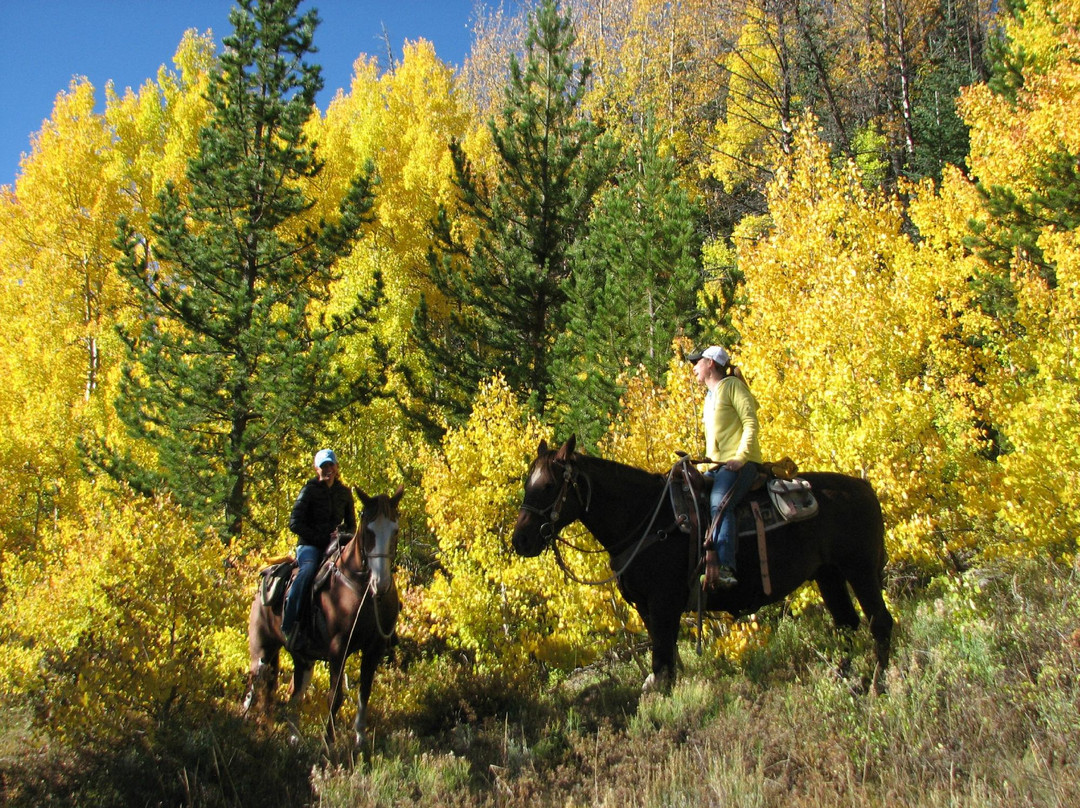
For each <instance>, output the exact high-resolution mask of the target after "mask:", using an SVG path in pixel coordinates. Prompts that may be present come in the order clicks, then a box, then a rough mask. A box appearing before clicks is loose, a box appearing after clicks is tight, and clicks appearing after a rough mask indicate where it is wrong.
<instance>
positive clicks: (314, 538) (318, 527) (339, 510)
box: [289, 477, 356, 552]
mask: <svg viewBox="0 0 1080 808" xmlns="http://www.w3.org/2000/svg"><path fill="white" fill-rule="evenodd" d="M338 527H343V528H344V529H345V530H347V531H349V532H350V533H352V532H355V531H356V506H355V505H354V504H353V496H352V491H350V490H349V488H348V486H346V485H345V484H343V483H342V482H341V480H334V484H333V485H331V486H329V487H327V486H326V485H325V484H324V483H321V482H319V478H318V477H312V478H311V479H310V480H308V481H307V482H306V483H304V487H303V488H301V489H300V496H298V497H297V498H296V502H295V504H294V505H293V509H292V513H291V514H290V515H289V530H291V531H292V532H293V533H295V534H296V535H297V536H299V537H300V544H310V545H312V546H314V547H318V548H319V549H320V550H322V551H323V552H326V547H327V545H329V544H330V534H331V533H333V532H334V530H335V529H337V528H338Z"/></svg>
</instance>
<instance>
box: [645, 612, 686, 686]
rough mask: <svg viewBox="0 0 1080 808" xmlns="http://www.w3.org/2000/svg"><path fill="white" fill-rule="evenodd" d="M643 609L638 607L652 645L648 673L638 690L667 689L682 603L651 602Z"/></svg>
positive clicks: (672, 675) (672, 678) (673, 667)
mask: <svg viewBox="0 0 1080 808" xmlns="http://www.w3.org/2000/svg"><path fill="white" fill-rule="evenodd" d="M651 606H652V608H651V610H650V611H649V612H648V616H647V617H646V613H645V612H643V611H641V610H640V609H639V610H638V613H639V614H641V617H642V620H643V621H644V623H645V628H646V629H647V630H648V632H649V640H650V643H651V645H652V673H650V674H649V676H648V678H647V679H646V680H645V683H644V684H643V685H642V686H641V691H642V693H651V692H654V691H655V692H661V693H670V692H671V688H672V687H674V685H675V678H676V664H675V663H676V643H677V641H678V639H679V618H680V617H681V616H682V605H681V604H674V603H667V602H666V601H665V602H653V603H652V604H651Z"/></svg>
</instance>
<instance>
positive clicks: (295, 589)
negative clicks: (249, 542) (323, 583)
mask: <svg viewBox="0 0 1080 808" xmlns="http://www.w3.org/2000/svg"><path fill="white" fill-rule="evenodd" d="M296 561H297V563H298V564H299V565H300V569H299V571H297V573H296V578H295V579H293V584H292V586H291V587H290V588H289V595H288V597H286V598H285V613H284V615H282V618H281V632H282V634H285V633H288V632H289V631H290V630H291V629H292V627H293V626H294V625H295V624H296V620H297V618H298V617H299V616H300V610H301V609H302V608H303V606H304V602H305V601H306V600H307V599H308V590H309V589H310V588H311V581H312V579H313V578H314V577H315V573H316V572H318V571H319V562H320V561H322V550H320V549H319V548H318V547H312V546H311V545H310V544H301V545H300V546H299V547H297V548H296Z"/></svg>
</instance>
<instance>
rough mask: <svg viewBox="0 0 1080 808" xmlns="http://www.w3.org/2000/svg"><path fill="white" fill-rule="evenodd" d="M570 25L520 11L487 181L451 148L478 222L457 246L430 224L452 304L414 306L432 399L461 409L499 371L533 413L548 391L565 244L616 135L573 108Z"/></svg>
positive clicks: (575, 89)
mask: <svg viewBox="0 0 1080 808" xmlns="http://www.w3.org/2000/svg"><path fill="white" fill-rule="evenodd" d="M573 43H574V32H573V27H572V23H571V19H570V16H569V14H567V15H565V16H564V15H562V14H561V13H560V10H559V4H558V2H556V1H555V0H545V2H544V3H542V4H541V6H540V7H539V8H538V9H537V10H536V12H535V13H534V14H531V15H530V18H529V32H528V36H527V38H526V43H525V45H526V56H525V63H524V66H522V65H521V64H520V63H519V61H518V59H517V58H516V57H512V58H511V62H510V84H509V86H508V87H507V90H506V98H505V102H504V106H503V109H502V112H501V113H500V116H499V119H498V121H495V120H492V121H491V122H490V128H491V134H492V138H493V140H494V145H495V150H496V153H497V158H498V164H497V166H496V168H495V171H494V179H493V180H491V181H490V183H489V182H488V181H487V180H486V179H485V178H484V177H480V176H478V175H477V174H476V173H475V172H474V170H473V167H472V166H471V164H470V162H469V160H468V158H467V157H466V155H465V153H464V151H463V150H462V148H461V146H460V144H458V143H452V144H451V150H452V155H453V159H454V166H455V181H456V184H457V185H458V187H459V189H460V192H461V201H462V211H463V215H465V216H466V217H470V218H471V219H473V220H474V221H475V222H476V223H477V225H478V227H479V237H478V238H477V240H476V242H475V243H474V244H473V245H471V247H470V248H469V249H466V248H465V247H464V246H463V245H462V244H460V243H458V242H456V241H455V239H454V237H453V236H452V234H451V229H450V226H449V225H450V220H449V218H448V217H447V216H446V215H442V216H440V218H439V221H438V222H437V224H436V233H435V235H436V240H437V244H438V246H439V249H438V250H436V251H433V252H432V255H431V271H432V278H433V281H434V283H435V285H436V287H437V288H438V289H439V290H440V291H441V292H442V294H444V295H445V296H446V298H447V300H448V301H449V302H450V314H449V317H448V319H447V320H446V321H443V322H439V321H434V322H433V321H432V320H431V319H430V318H429V316H428V313H429V309H428V306H427V303H426V302H425V301H422V302H421V304H420V306H419V308H418V309H417V312H416V316H415V317H414V336H415V337H416V339H417V342H418V344H419V345H420V347H421V348H422V350H423V353H424V355H425V356H427V357H428V359H429V361H431V362H432V363H433V368H434V369H435V370H436V371H437V372H436V373H435V375H436V376H437V377H438V382H437V384H438V385H439V386H438V387H436V388H435V389H433V390H430V391H427V393H426V398H427V400H429V401H431V402H432V403H435V404H438V405H441V406H445V407H447V408H448V409H449V410H450V411H451V412H452V413H454V414H456V415H458V416H460V415H462V414H464V413H465V412H467V411H468V408H469V406H470V403H471V401H472V396H473V395H474V393H475V391H476V389H477V386H478V384H479V383H480V381H481V380H483V379H485V378H487V377H489V376H491V375H492V374H494V373H501V374H502V375H503V377H504V378H505V379H506V381H507V383H508V384H509V386H510V388H511V389H512V390H514V391H515V392H516V393H517V394H518V395H520V396H521V397H522V399H523V400H529V401H530V402H531V404H532V407H533V408H534V409H535V410H536V411H537V412H540V413H542V412H543V411H544V409H545V407H546V406H547V404H548V402H549V400H550V399H551V397H552V390H551V362H552V346H553V345H554V342H555V338H556V336H557V335H558V334H559V333H561V331H562V330H563V328H564V326H565V324H566V317H567V313H566V302H567V300H568V282H569V278H570V261H569V251H570V249H571V247H572V245H573V244H574V243H575V241H576V240H577V239H578V238H579V237H580V236H581V234H582V232H583V231H584V229H585V226H586V222H587V220H588V215H589V211H590V209H591V206H592V203H593V198H594V196H595V195H596V193H597V191H598V189H599V188H600V187H601V186H602V185H603V183H604V182H605V181H606V180H607V179H608V177H609V175H610V173H611V169H612V167H613V163H614V159H615V153H616V152H615V145H614V142H613V141H612V140H611V139H610V138H609V137H608V136H606V135H605V134H604V133H603V131H602V130H601V128H600V127H599V126H598V125H597V124H596V123H595V122H593V121H591V120H590V119H588V118H586V117H584V116H582V114H581V112H580V110H579V107H580V104H581V101H582V98H583V95H584V92H585V84H586V82H587V80H588V77H589V74H590V68H589V64H588V62H587V61H586V62H584V63H583V64H581V65H579V66H576V65H575V64H574V63H573V61H572V59H571V49H572V46H573Z"/></svg>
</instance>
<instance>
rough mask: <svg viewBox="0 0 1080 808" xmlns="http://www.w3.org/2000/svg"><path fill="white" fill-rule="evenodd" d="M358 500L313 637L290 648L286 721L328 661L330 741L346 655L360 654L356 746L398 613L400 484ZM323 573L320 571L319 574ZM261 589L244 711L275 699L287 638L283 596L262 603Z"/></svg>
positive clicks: (318, 600)
mask: <svg viewBox="0 0 1080 808" xmlns="http://www.w3.org/2000/svg"><path fill="white" fill-rule="evenodd" d="M355 491H356V494H357V496H358V497H359V499H360V501H361V502H362V503H363V510H362V511H361V514H360V527H359V530H358V531H357V534H356V536H355V537H354V538H353V539H352V540H351V541H349V542H348V543H347V544H345V546H344V547H343V548H341V551H340V553H339V554H337V555H336V557H334V555H331V556H330V557H329V558H330V561H329V562H328V563H331V564H332V565H333V568H332V569H331V570H329V576H328V578H327V582H326V584H325V585H323V586H321V587H319V588H318V591H317V592H316V593H315V596H314V602H313V604H312V607H313V610H314V611H315V612H316V613H321V617H320V616H318V614H317V616H316V626H317V630H316V631H315V632H314V634H315V636H314V638H313V640H312V642H311V643H310V644H309V645H307V646H306V647H303V648H300V649H299V650H298V651H297V652H296V653H292V654H291V656H292V658H293V679H292V689H291V692H290V696H289V701H288V714H289V720H290V722H291V723H292V725H293V728H294V731H295V729H296V727H297V722H298V718H299V709H300V702H301V700H302V699H303V696H304V691H305V690H307V687H308V685H309V684H310V682H311V673H312V669H313V668H314V665H315V662H316V661H318V660H323V661H326V662H328V663H329V665H330V693H329V715H328V716H327V721H326V740H327V742H328V743H330V742H333V740H334V717H335V716H336V715H337V711H338V709H339V708H340V707H341V702H342V700H343V699H344V693H343V688H344V685H345V660H346V659H348V658H349V656H351V655H352V654H354V653H356V652H357V651H359V652H360V654H361V662H360V685H359V691H358V697H357V711H356V722H355V726H354V728H355V739H356V742H357V743H358V744H359V743H360V742H361V740H362V738H363V733H364V729H365V727H366V722H367V707H368V698H369V696H370V695H371V686H372V683H373V682H374V680H375V670H376V668H378V666H379V662H380V661H382V659H383V657H384V656H386V654H387V652H388V651H389V649H390V646H391V641H392V638H393V636H394V626H395V624H396V622H397V617H398V612H399V611H400V608H401V606H400V601H399V600H398V593H397V587H396V585H395V583H394V575H393V564H394V556H395V554H396V552H397V539H398V515H399V512H398V504H399V503H400V501H401V496H402V493H403V492H404V487H403V486H399V487H398V489H397V491H396V492H395V493H394V494H393V495H387V494H380V495H379V496H376V497H369V496H368V495H367V494H365V493H364V492H363V491H361V490H360V489H358V488H357V489H355ZM322 577H323V576H322V574H321V573H320V575H319V578H320V579H321V578H322ZM264 600H265V599H264V596H263V593H262V587H261V586H260V591H258V592H256V593H255V598H254V600H253V601H252V604H251V614H250V616H249V618H248V650H249V652H250V656H251V671H250V674H249V686H248V691H247V695H246V696H245V697H244V703H243V709H244V712H245V713H247V712H257V711H259V710H261V709H265V707H267V706H268V705H269V704H271V703H272V696H273V694H274V692H275V691H276V689H277V676H278V660H279V655H280V653H281V649H282V647H283V646H284V644H285V638H284V637H283V636H282V633H281V609H282V601H283V600H284V598H283V597H278V598H275V599H273V600H272V601H271V602H270V603H266V602H264Z"/></svg>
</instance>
